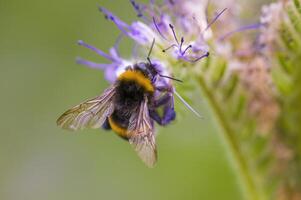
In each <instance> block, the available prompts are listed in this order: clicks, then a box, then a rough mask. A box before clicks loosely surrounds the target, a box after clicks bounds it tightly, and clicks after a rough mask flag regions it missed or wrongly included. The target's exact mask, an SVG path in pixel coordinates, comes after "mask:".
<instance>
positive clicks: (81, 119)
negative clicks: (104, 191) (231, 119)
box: [57, 41, 180, 167]
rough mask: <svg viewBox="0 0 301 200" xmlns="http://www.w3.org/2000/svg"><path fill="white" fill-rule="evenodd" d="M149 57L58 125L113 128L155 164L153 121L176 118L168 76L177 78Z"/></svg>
mask: <svg viewBox="0 0 301 200" xmlns="http://www.w3.org/2000/svg"><path fill="white" fill-rule="evenodd" d="M153 45H154V41H153V44H152V47H153ZM152 47H151V49H152ZM150 52H151V50H150ZM149 55H150V53H149ZM147 58H148V59H147V60H148V62H141V63H136V64H134V65H133V66H129V67H127V68H126V69H125V71H124V72H123V73H121V74H120V75H119V76H118V77H117V80H116V81H115V83H114V84H112V85H111V86H110V87H109V88H107V89H106V90H105V91H104V92H103V93H102V94H101V95H100V96H97V97H95V98H93V99H90V100H88V101H85V102H83V103H81V104H79V105H77V106H75V107H73V108H71V109H69V110H67V111H66V112H65V113H64V114H63V115H62V116H61V117H60V118H59V119H58V120H57V124H58V126H60V127H62V128H64V129H68V130H80V129H83V128H100V127H103V128H105V129H112V130H113V131H114V132H116V133H117V134H118V135H119V136H121V137H122V138H124V139H126V140H128V141H129V143H130V144H131V145H132V146H133V147H134V148H135V150H136V152H137V154H138V156H139V157H140V158H141V159H142V161H144V163H145V164H146V165H147V166H149V167H152V166H154V164H155V163H156V160H157V150H156V142H155V130H154V122H157V123H158V124H159V125H162V126H164V125H167V124H169V123H170V122H171V121H173V120H174V119H175V117H176V113H175V111H174V98H173V92H174V90H173V87H172V85H171V84H170V81H169V80H168V81H167V80H166V78H168V79H173V80H177V79H174V78H172V77H168V76H164V75H161V74H160V72H159V71H158V70H157V69H156V66H155V64H152V62H151V61H150V59H149V56H148V57H147ZM177 81H180V80H177ZM161 107H163V114H162V115H160V114H159V108H161Z"/></svg>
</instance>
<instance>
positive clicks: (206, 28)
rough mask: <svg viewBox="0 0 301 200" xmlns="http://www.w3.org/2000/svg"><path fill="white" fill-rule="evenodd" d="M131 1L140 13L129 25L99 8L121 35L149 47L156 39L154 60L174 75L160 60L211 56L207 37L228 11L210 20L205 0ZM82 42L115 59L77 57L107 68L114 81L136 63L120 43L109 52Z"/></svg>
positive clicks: (107, 76) (90, 65) (196, 59)
mask: <svg viewBox="0 0 301 200" xmlns="http://www.w3.org/2000/svg"><path fill="white" fill-rule="evenodd" d="M130 3H131V4H132V6H133V8H134V10H135V12H136V13H137V20H136V21H134V22H132V23H131V24H127V23H126V22H124V21H123V20H121V19H120V18H118V17H117V16H116V15H114V14H113V13H111V12H110V11H109V10H107V9H105V8H103V7H99V11H100V12H101V13H103V14H104V16H105V18H106V19H107V20H109V21H112V22H113V23H114V24H115V25H116V27H117V28H118V29H119V30H120V32H121V36H126V37H128V38H131V39H132V40H133V41H134V42H135V44H136V45H139V46H140V47H143V48H144V49H145V48H149V46H150V44H151V42H152V41H153V40H155V41H156V42H155V47H154V51H153V52H152V59H154V62H155V63H156V64H157V65H158V66H159V68H160V70H161V71H163V73H165V74H167V75H170V74H171V72H172V69H171V68H170V67H169V65H168V63H166V62H164V61H162V59H160V58H162V57H163V56H165V57H166V56H168V58H170V59H174V60H177V61H184V62H192V63H195V62H197V61H199V60H201V59H203V58H206V57H208V56H209V46H208V45H207V40H208V39H209V38H210V37H211V30H210V26H211V25H212V24H213V23H214V22H215V21H216V20H217V18H218V17H219V16H220V15H221V14H222V13H223V12H224V11H225V9H224V10H222V11H221V12H220V13H218V14H217V15H216V16H215V17H214V18H213V19H212V20H211V22H209V23H208V22H207V21H208V20H207V17H206V5H207V3H206V2H205V1H199V0H198V1H196V0H189V1H183V0H173V1H172V0H166V1H164V2H163V4H162V5H161V4H158V3H155V2H154V1H150V3H149V4H148V5H145V4H140V3H138V2H136V1H134V0H130ZM120 38H121V37H120ZM78 44H79V45H81V46H84V47H86V48H88V49H90V50H92V51H94V52H96V53H97V54H98V55H100V56H102V57H104V58H106V59H107V60H109V61H110V62H111V63H110V64H100V63H94V62H91V61H87V60H84V59H82V58H78V60H77V62H78V63H79V64H83V65H86V66H89V67H91V68H97V69H101V70H104V71H105V77H106V79H107V80H108V81H109V82H114V81H115V80H116V78H117V76H118V75H119V74H120V73H121V72H122V71H124V69H125V68H126V67H127V66H129V65H131V64H133V63H132V62H131V61H130V60H126V59H123V58H122V57H121V56H120V55H119V53H118V42H117V44H116V45H114V47H112V48H111V49H110V52H109V54H106V53H104V52H103V51H101V50H99V49H97V48H96V47H94V46H91V45H89V44H86V43H85V42H83V41H79V42H78ZM158 60H159V61H158ZM165 60H166V59H165Z"/></svg>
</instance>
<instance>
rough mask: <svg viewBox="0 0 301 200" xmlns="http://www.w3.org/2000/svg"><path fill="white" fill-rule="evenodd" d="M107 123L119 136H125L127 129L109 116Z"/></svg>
mask: <svg viewBox="0 0 301 200" xmlns="http://www.w3.org/2000/svg"><path fill="white" fill-rule="evenodd" d="M109 124H110V126H111V129H112V130H113V131H115V132H116V133H117V134H118V135H119V136H121V137H123V138H127V129H125V128H123V127H121V126H119V125H118V124H117V123H115V122H114V120H113V119H112V118H111V117H109Z"/></svg>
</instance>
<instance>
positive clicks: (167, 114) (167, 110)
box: [149, 93, 176, 126]
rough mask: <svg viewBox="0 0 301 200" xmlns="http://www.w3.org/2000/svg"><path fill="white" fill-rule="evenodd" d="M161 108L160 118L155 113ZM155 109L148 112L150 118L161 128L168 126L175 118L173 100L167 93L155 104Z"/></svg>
mask: <svg viewBox="0 0 301 200" xmlns="http://www.w3.org/2000/svg"><path fill="white" fill-rule="evenodd" d="M160 106H163V116H162V117H161V116H160V115H159V113H158V111H157V108H158V107H160ZM155 107H156V108H155V109H153V110H150V113H149V114H150V117H151V118H152V119H153V120H155V121H156V122H157V123H158V124H160V125H161V126H165V125H167V124H169V123H170V122H171V121H173V120H174V119H175V118H176V112H175V110H174V99H173V96H172V95H171V94H169V93H167V94H166V95H164V96H162V97H161V98H160V99H158V100H157V101H156V102H155Z"/></svg>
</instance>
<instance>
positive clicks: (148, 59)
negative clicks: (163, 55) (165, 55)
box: [146, 38, 183, 83]
mask: <svg viewBox="0 0 301 200" xmlns="http://www.w3.org/2000/svg"><path fill="white" fill-rule="evenodd" d="M155 42H156V39H155V38H154V39H153V42H152V45H151V48H150V50H149V52H148V55H147V58H146V59H147V61H148V62H149V64H150V65H153V64H152V62H151V59H150V55H151V54H152V51H153V48H154V45H155ZM157 73H158V72H157ZM158 75H159V76H160V77H163V78H169V79H171V80H174V81H178V82H181V83H183V81H182V80H180V79H176V78H173V77H170V76H165V75H162V74H160V73H158Z"/></svg>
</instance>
